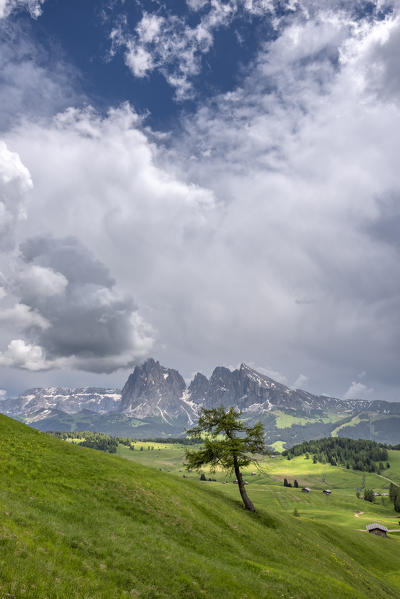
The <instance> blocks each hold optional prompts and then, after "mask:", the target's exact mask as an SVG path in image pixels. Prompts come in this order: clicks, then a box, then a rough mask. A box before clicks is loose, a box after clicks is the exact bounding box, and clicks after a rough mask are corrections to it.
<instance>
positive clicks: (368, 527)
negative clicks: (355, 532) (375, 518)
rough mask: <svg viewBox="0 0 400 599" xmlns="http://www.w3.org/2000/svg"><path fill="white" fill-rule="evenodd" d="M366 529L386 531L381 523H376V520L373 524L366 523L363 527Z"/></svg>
mask: <svg viewBox="0 0 400 599" xmlns="http://www.w3.org/2000/svg"><path fill="white" fill-rule="evenodd" d="M365 528H366V529H367V530H368V531H370V530H376V529H378V530H383V532H387V531H388V529H387V528H386V526H383V524H377V523H376V522H375V523H374V524H367V526H366V527H365Z"/></svg>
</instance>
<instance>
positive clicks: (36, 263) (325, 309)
mask: <svg viewBox="0 0 400 599" xmlns="http://www.w3.org/2000/svg"><path fill="white" fill-rule="evenodd" d="M292 4H293V10H292V13H291V16H290V15H285V16H284V18H283V19H281V20H280V22H279V24H278V26H277V29H276V37H275V39H274V40H272V41H269V42H266V43H265V44H264V45H263V46H262V48H261V49H260V52H259V53H258V56H257V59H256V60H255V61H254V64H252V65H250V66H249V68H248V73H247V76H246V77H245V78H244V79H243V80H242V81H241V84H240V86H238V87H237V88H236V89H234V90H232V91H231V92H230V93H228V94H224V95H221V96H218V97H216V98H212V99H211V101H210V102H206V101H204V102H203V103H202V105H201V106H200V107H199V108H198V110H197V111H196V113H195V114H190V116H189V117H188V118H186V119H184V121H183V132H182V133H181V134H178V133H176V132H175V133H173V134H171V135H170V136H168V137H166V138H164V139H160V137H159V136H156V135H154V134H153V132H151V131H150V130H149V129H148V128H147V127H146V123H145V122H143V121H142V120H141V119H140V118H139V117H138V116H137V114H136V113H135V112H134V110H133V109H132V108H130V107H129V106H123V107H121V108H119V109H115V110H111V111H110V112H109V113H108V114H107V115H106V116H100V115H98V114H97V113H96V112H95V111H93V110H90V109H85V110H77V109H70V110H67V111H66V112H63V113H62V114H60V115H59V116H58V117H56V118H55V119H53V120H49V121H46V123H45V124H42V123H40V122H35V123H28V126H24V127H16V128H14V130H13V131H12V132H10V133H9V134H8V135H7V143H8V145H9V147H12V148H16V149H17V150H18V152H19V153H20V155H21V157H22V158H23V161H24V163H26V164H27V166H28V167H29V170H30V172H31V173H32V175H33V178H34V181H35V188H34V189H33V191H32V196H33V201H34V203H35V210H34V211H31V212H30V215H29V221H27V222H26V223H22V229H21V230H22V232H23V236H24V238H26V239H31V238H32V237H33V236H34V237H35V240H34V241H29V242H28V243H26V244H23V245H22V246H21V248H22V249H21V260H22V263H21V264H20V267H19V268H18V269H16V273H14V274H15V278H14V280H15V283H14V287H13V289H14V293H15V294H16V296H17V298H18V302H19V303H21V304H23V305H26V306H28V307H29V308H30V309H31V310H32V311H34V312H36V313H39V314H41V315H42V316H43V318H46V320H47V321H48V322H50V323H51V327H49V328H47V329H39V327H36V329H39V330H35V331H34V334H35V336H34V335H33V331H32V336H31V337H26V338H25V344H30V345H31V346H32V347H31V348H30V349H29V351H28V350H26V348H25V349H24V347H22V349H21V347H19V349H18V346H17V348H16V349H15V350H14V349H13V348H11V349H10V350H7V349H5V350H4V354H7V352H10V353H13V352H14V353H15V352H17V349H18V351H20V352H22V353H24V352H25V354H26V355H30V354H31V353H32V352H35V351H36V354H35V355H36V359H33V358H32V359H31V358H29V361H30V362H29V363H39V364H40V363H43V360H44V361H45V364H47V366H48V365H49V364H55V363H56V361H57V364H61V362H60V361H62V360H64V364H66V363H72V362H68V360H70V361H72V360H75V359H76V362H74V363H76V364H78V366H77V367H82V365H83V364H84V360H86V362H85V367H87V365H88V362H90V361H91V360H94V361H97V364H100V363H102V361H103V360H104V361H108V364H110V362H112V361H113V360H114V358H115V360H116V361H117V362H118V363H119V364H121V363H123V362H124V363H126V364H127V363H128V359H126V361H125V358H124V359H122V358H121V355H123V356H125V350H124V349H122V350H121V352H120V353H115V352H114V350H113V347H114V345H113V342H112V340H111V341H110V340H108V342H107V340H104V338H103V337H102V335H103V332H104V328H105V327H103V326H102V327H100V330H99V331H98V333H96V335H97V336H96V335H95V337H94V341H93V343H92V336H91V335H90V334H88V336H86V332H85V331H88V330H91V329H92V327H93V326H94V325H93V319H92V318H91V317H88V328H84V332H83V333H82V336H80V337H78V331H77V328H78V327H77V323H81V326H82V328H83V324H82V323H83V321H84V320H86V317H85V316H82V315H85V314H87V313H88V311H89V309H90V311H92V312H93V314H94V315H96V314H98V313H99V312H98V310H99V306H101V305H103V304H104V305H105V308H104V311H105V320H107V319H108V317H109V314H110V311H113V312H115V311H116V312H118V311H119V307H118V306H121V310H122V312H123V313H124V315H123V316H122V317H121V320H119V321H118V322H122V323H126V322H127V316H126V314H127V313H128V312H129V311H131V312H132V313H133V314H135V315H136V323H135V324H134V326H133V329H134V331H139V333H138V334H139V337H140V338H142V337H143V333H140V330H141V329H140V327H141V322H142V321H140V318H139V315H138V313H137V312H135V311H134V310H133V308H132V307H127V304H126V299H124V298H126V297H130V296H134V297H135V298H136V299H137V301H138V305H139V306H140V315H141V318H142V319H143V320H144V321H149V322H152V323H153V324H154V326H155V328H156V329H157V331H158V332H159V339H160V341H159V342H156V343H155V346H154V349H155V351H156V352H157V355H158V356H160V358H162V359H163V360H164V361H166V362H167V363H169V364H176V365H178V366H182V367H183V369H184V370H185V369H187V370H188V371H189V372H191V371H192V370H194V368H199V367H200V368H202V369H204V370H207V369H208V368H210V369H211V368H212V367H214V366H215V365H216V364H218V363H233V364H236V363H240V362H241V361H242V360H243V357H244V356H248V357H249V358H251V359H253V360H254V362H255V363H257V364H258V363H264V364H265V363H267V364H270V365H271V370H270V371H269V372H270V373H271V376H273V377H275V378H276V377H277V373H278V374H279V372H285V373H286V375H287V378H288V380H290V381H292V380H294V379H295V378H296V377H298V373H299V372H301V373H304V372H307V373H308V375H309V376H310V381H312V383H313V389H311V390H314V391H316V392H318V391H319V390H321V389H326V388H329V389H331V391H330V394H331V395H333V394H336V395H339V394H340V390H341V389H343V388H345V386H347V385H348V382H349V381H351V380H352V378H353V377H354V374H353V373H354V372H359V371H362V370H367V371H368V377H369V379H368V380H369V381H371V383H370V384H371V385H373V387H374V388H375V389H377V388H380V389H382V388H385V385H387V386H390V385H398V384H399V372H398V364H397V356H398V353H399V350H400V338H399V335H398V327H397V323H398V321H399V318H400V308H399V302H398V298H399V294H400V289H399V284H398V281H399V280H400V261H399V244H398V235H396V233H397V232H398V231H397V220H396V219H395V218H394V220H393V218H392V217H395V216H396V214H397V215H398V214H399V211H398V198H399V197H400V196H399V191H400V189H399V182H398V165H397V162H398V160H397V156H398V155H399V153H400V145H399V136H398V133H397V132H398V130H399V128H400V110H399V105H398V102H397V99H396V98H397V96H396V93H397V92H396V87H395V86H394V87H393V89H392V90H391V92H390V94H388V93H386V94H385V93H378V90H380V89H382V88H383V87H385V85H386V83H385V81H386V77H387V75H385V73H389V71H390V69H389V63H388V62H387V61H390V60H391V59H393V60H394V61H395V60H396V58H395V57H393V56H394V53H393V52H390V51H389V50H388V51H387V52H382V48H384V47H385V45H386V44H388V45H387V46H386V47H387V48H388V49H389V47H390V44H391V43H392V41H393V40H394V41H393V43H394V42H395V39H396V35H397V13H396V12H393V14H391V13H390V12H388V13H387V14H386V15H382V14H378V12H377V11H378V10H381V9H379V8H378V5H376V7H375V8H376V10H375V12H374V10H372V11H369V12H368V15H366V14H365V15H364V14H363V13H362V11H360V14H359V15H358V16H357V17H355V16H354V15H353V12H352V11H353V9H354V7H355V4H354V3H352V7H351V9H352V10H346V3H344V2H339V1H338V2H329V3H324V5H323V7H321V3H318V2H311V1H309V2H302V3H301V6H302V8H301V10H300V8H299V6H300V3H295V2H293V3H292ZM347 4H348V3H347ZM191 6H192V9H193V10H198V11H199V19H200V21H201V18H203V17H204V16H205V15H206V14H208V13H209V12H210V6H211V4H209V3H202V2H191ZM254 6H255V5H253V8H254ZM330 8H335V10H329V9H330ZM358 8H359V6H358ZM339 9H340V10H339ZM201 11H204V12H201ZM360 15H361V16H360ZM157 17H158V18H160V19H164V18H166V16H165V15H164V13H163V14H161V13H160V14H159V13H157ZM167 21H168V19H167ZM168 26H169V25H168ZM185 26H186V25H185ZM166 27H167V25H166V24H165V22H164V21H163V20H161V22H160V23H158V24H157V23H156V22H152V24H151V27H149V31H148V33H144V30H143V31H142V32H141V30H140V28H139V29H138V30H137V31H136V32H135V34H134V39H135V40H136V39H139V36H141V38H140V39H141V47H143V48H144V49H145V50H147V49H148V45H149V44H156V45H158V44H159V41H158V38H160V40H161V42H162V36H163V31H164V30H165V31H166V29H165V28H166ZM192 28H193V26H192ZM208 31H214V32H215V31H216V29H210V28H208ZM378 32H379V36H380V37H379V36H378ZM123 33H124V34H125V32H123ZM146 35H147V37H145V36H146ZM191 35H192V34H191ZM135 36H136V37H135ZM377 36H378V37H379V39H380V40H381V41H380V42H379V43H378V42H377V41H376V40H377V39H378V38H377ZM150 40H151V41H150ZM185 40H186V38H185V37H184V36H183V42H184V43H186V41H185ZM374 40H375V41H374ZM161 42H160V44H161V45H160V48H161V47H162V43H161ZM135 43H136V42H135ZM207 43H208V42H207ZM135 47H136V46H135ZM157 47H158V46H157ZM149 52H150V51H149ZM157 52H159V50H157V51H155V52H153V48H152V51H151V52H150V55H151V59H150V58H149V60H152V61H153V60H156V62H154V63H151V65H156V64H157V60H158V58H157V56H158V55H157ZM200 54H201V51H200V50H198V49H196V51H195V53H194V56H195V57H197V56H198V55H200ZM154 57H155V58H154ZM171 60H172V59H171ZM185 60H186V58H185ZM196 60H197V58H196ZM138 64H139V63H138ZM149 64H150V63H149ZM160 64H161V63H160ZM168 64H171V69H172V65H173V64H175V63H173V61H172V62H171V63H168ZM182 64H184V61H183V63H182ZM187 64H189V63H187ZM142 65H144V66H142V67H141V68H142V70H143V72H148V69H147V67H146V61H144V62H143V63H142ZM373 65H380V66H379V68H378V67H377V68H375V67H373ZM138 68H139V67H138ZM151 68H153V66H152V67H151ZM154 68H161V66H159V67H158V66H157V67H154ZM174 68H175V67H174ZM176 68H177V70H176V71H173V69H172V70H171V69H169V72H170V73H173V72H175V74H176V73H177V74H178V75H179V74H180V71H179V68H180V67H176ZM391 68H393V67H391ZM146 69H147V71H146ZM388 69H389V70H388ZM49 174H50V175H49ZM82 206H84V208H85V209H84V210H83V209H82ZM43 215H45V223H46V227H47V228H48V229H49V230H50V231H51V232H52V236H49V235H46V236H44V235H43ZM389 229H390V230H391V234H390V235H388V234H387V231H388V230H389ZM67 235H74V236H75V237H76V238H78V239H80V240H81V242H80V244H78V243H77V242H74V243H72V242H66V241H65V239H63V240H60V238H65V236H67ZM83 242H84V243H83ZM82 245H85V246H87V247H90V248H91V251H92V252H93V253H94V254H95V255H96V256H98V261H99V262H101V263H103V264H107V266H108V267H109V268H110V271H111V273H112V275H113V276H110V275H109V274H108V271H107V269H105V270H104V269H102V268H101V267H100V266H99V264H97V266H95V264H94V262H96V260H95V259H94V258H93V255H92V257H91V259H88V260H87V261H86V262H85V260H86V258H85V251H84V250H83V249H82ZM78 246H79V247H78ZM66 256H67V257H66ZM71 263H73V264H75V265H76V268H75V267H74V268H71V267H70V265H71ZM81 263H82V267H81ZM85 265H86V266H85ZM87 276H88V278H89V279H90V281H91V282H88V283H87V284H86V283H85V279H86V277H87ZM37 278H39V279H40V278H42V279H43V284H42V283H39V284H37V285H36V287H35V285H34V281H35V280H36V279H37ZM114 278H115V279H116V280H117V281H118V288H119V289H120V291H119V292H118V294H117V295H118V297H122V298H123V299H117V298H116V296H115V289H116V286H115V285H114V283H113V279H114ZM65 281H67V284H65ZM32 287H33V290H32V289H31V288H32ZM41 288H43V293H42V294H41V295H40V293H39V292H38V290H40V289H41ZM82 289H83V290H84V292H82ZM74 290H75V293H73V291H74ZM120 294H121V295H120ZM66 298H68V305H67V303H66ZM57 302H60V306H62V308H63V314H64V310H65V323H64V324H63V323H62V322H61V324H60V325H58V324H56V318H58V317H60V314H61V312H59V311H58V310H59V309H58V308H57ZM102 302H103V304H102ZM118 302H119V303H118ZM128 306H130V305H129V304H128ZM109 308H110V310H109ZM111 308H112V310H111ZM61 320H62V319H61ZM100 320H101V319H100ZM71 322H72V324H71ZM74 322H75V325H74V324H73V323H74ZM67 323H70V326H71V335H70V334H69V328H68V326H67ZM116 328H117V329H118V327H117V326H116ZM111 329H112V330H115V328H114V329H113V326H111ZM144 336H146V335H144ZM22 337H23V336H22V335H16V336H15V340H17V339H21V338H22ZM116 337H118V334H117V333H116V334H115V335H114V337H113V338H116ZM122 339H123V343H122V346H124V343H125V342H124V339H125V338H124V336H123V335H122ZM103 342H104V345H105V348H106V351H109V354H108V355H106V356H103V355H102V354H101V353H100V352H98V353H96V350H95V346H96V347H97V346H98V345H103ZM8 343H9V339H7V342H6V343H3V345H2V346H3V347H5V348H6V347H7V344H8ZM91 343H92V345H91ZM135 343H136V342H135ZM109 344H110V345H109ZM35 346H37V347H39V348H41V349H42V351H43V354H40V353H38V352H37V350H35ZM79 346H80V347H81V348H82V352H81V353H79V354H77V358H75V357H73V356H75V353H76V352H78V350H79ZM32 348H33V349H32ZM86 348H87V353H86V354H85V349H86ZM17 353H18V352H17ZM13 355H14V354H13ZM3 359H6V358H4V357H3ZM32 360H33V362H32ZM90 367H92V366H91V365H90ZM302 381H304V379H300V382H301V383H302ZM304 382H305V383H307V385H309V383H308V382H307V381H304ZM296 383H298V381H296ZM356 383H357V381H356ZM386 391H387V388H386ZM388 394H389V395H390V397H391V398H393V396H394V392H393V388H392V389H391V390H389V391H388Z"/></svg>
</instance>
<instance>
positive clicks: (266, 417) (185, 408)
mask: <svg viewBox="0 0 400 599" xmlns="http://www.w3.org/2000/svg"><path fill="white" fill-rule="evenodd" d="M220 405H223V406H225V407H231V406H234V407H236V408H238V409H239V410H241V412H242V417H243V418H244V419H245V420H246V421H247V422H249V423H252V422H255V421H258V420H261V421H262V422H263V424H264V427H265V430H266V434H267V442H268V443H269V444H270V445H271V446H272V447H274V448H275V449H282V448H283V447H284V446H286V447H289V446H291V445H293V444H295V443H298V442H301V441H304V440H310V439H315V438H320V437H323V436H346V437H352V438H367V439H374V440H376V441H381V442H385V443H391V444H397V443H400V403H389V402H384V401H367V400H343V399H337V398H332V397H326V396H324V395H314V394H312V393H308V392H307V391H303V390H301V389H291V388H290V387H287V386H286V385H283V384H281V383H278V382H277V381H274V380H273V379H271V378H270V377H268V376H266V375H264V374H262V373H260V372H258V371H256V370H254V369H253V368H251V367H249V366H247V365H246V364H242V365H241V366H240V368H238V369H235V370H230V369H228V368H225V367H222V366H218V367H216V368H215V370H214V371H213V373H212V375H211V377H210V378H209V379H208V378H207V377H206V376H205V375H204V374H201V373H197V374H196V375H195V376H194V378H193V380H192V381H191V382H190V384H189V385H187V384H186V382H185V380H184V378H183V377H182V375H181V374H180V373H179V372H178V371H177V370H174V369H171V368H166V367H164V366H162V365H161V364H160V363H159V362H157V361H156V360H154V359H152V358H150V359H148V360H147V361H146V362H144V363H143V364H141V365H139V366H136V367H135V369H134V371H133V372H132V374H130V376H129V377H128V379H127V381H126V383H125V385H124V386H123V388H122V391H120V390H118V389H102V388H96V387H85V388H77V389H66V388H61V387H48V388H34V389H29V390H27V391H25V392H24V393H22V394H21V395H20V396H19V397H17V398H14V399H5V400H2V401H1V402H0V412H2V413H4V414H7V415H8V416H11V417H13V418H16V419H18V420H21V421H23V422H26V423H27V424H30V425H31V426H34V427H35V428H38V429H40V430H44V431H49V430H59V431H73V430H92V431H97V432H106V433H109V434H115V435H120V436H130V437H136V438H149V437H167V436H169V437H171V436H172V437H176V436H181V435H184V433H185V430H186V429H187V428H188V427H190V426H192V425H193V424H194V423H195V422H196V419H197V417H198V414H199V409H200V408H201V407H205V408H213V407H217V406H220Z"/></svg>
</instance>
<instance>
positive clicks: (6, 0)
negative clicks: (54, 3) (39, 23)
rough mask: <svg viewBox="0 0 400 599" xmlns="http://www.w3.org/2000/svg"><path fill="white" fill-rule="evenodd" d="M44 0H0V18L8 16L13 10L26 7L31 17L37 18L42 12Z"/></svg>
mask: <svg viewBox="0 0 400 599" xmlns="http://www.w3.org/2000/svg"><path fill="white" fill-rule="evenodd" d="M44 3H45V0H0V19H4V18H6V17H8V16H9V15H10V14H11V13H12V12H13V11H14V10H20V9H22V8H24V9H26V10H27V11H28V12H29V13H30V15H31V17H32V18H34V19H37V18H38V17H40V15H41V14H42V5H43V4H44Z"/></svg>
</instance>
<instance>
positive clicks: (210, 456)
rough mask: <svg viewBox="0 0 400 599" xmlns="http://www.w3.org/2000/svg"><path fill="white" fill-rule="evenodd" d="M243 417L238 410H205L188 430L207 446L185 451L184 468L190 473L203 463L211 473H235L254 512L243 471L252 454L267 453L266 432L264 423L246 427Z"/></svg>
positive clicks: (246, 501)
mask: <svg viewBox="0 0 400 599" xmlns="http://www.w3.org/2000/svg"><path fill="white" fill-rule="evenodd" d="M240 415H241V413H240V412H239V411H237V410H236V409H235V408H230V409H229V410H226V409H225V408H224V407H223V406H221V407H220V408H214V409H212V410H207V409H206V408H202V410H201V412H200V417H199V420H198V423H197V425H196V426H194V427H193V428H192V429H190V430H188V431H187V434H188V435H190V436H191V437H194V438H197V439H199V440H202V441H203V444H204V447H202V448H201V449H199V450H193V451H191V450H186V464H185V467H186V469H187V470H189V469H191V468H193V469H194V470H199V469H200V468H201V467H202V466H204V464H210V466H211V470H215V469H216V468H217V467H221V468H222V469H223V470H227V471H233V472H234V473H235V476H236V480H237V482H238V486H239V492H240V495H241V497H242V501H243V504H244V507H245V508H246V509H247V510H249V511H250V512H255V511H256V510H255V507H254V505H253V503H252V502H251V501H250V499H249V497H248V495H247V493H246V488H245V481H244V480H243V475H242V472H241V468H243V467H246V466H248V465H249V464H250V463H251V462H252V461H253V460H254V459H253V458H252V457H251V455H252V454H259V453H265V451H266V449H265V443H264V429H263V426H262V424H261V422H258V423H257V424H255V425H254V426H251V427H248V426H245V424H244V423H243V422H242V421H241V420H240Z"/></svg>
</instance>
